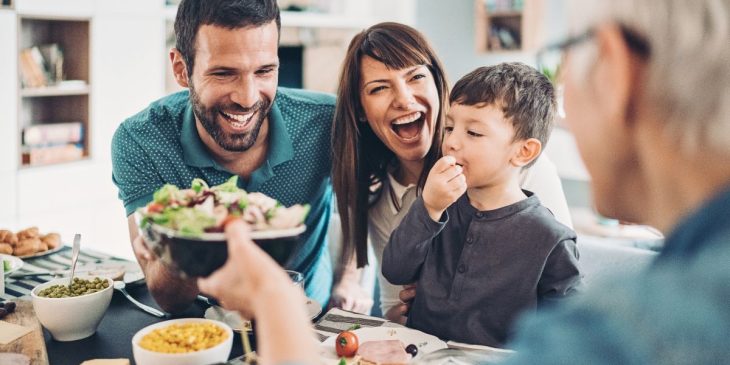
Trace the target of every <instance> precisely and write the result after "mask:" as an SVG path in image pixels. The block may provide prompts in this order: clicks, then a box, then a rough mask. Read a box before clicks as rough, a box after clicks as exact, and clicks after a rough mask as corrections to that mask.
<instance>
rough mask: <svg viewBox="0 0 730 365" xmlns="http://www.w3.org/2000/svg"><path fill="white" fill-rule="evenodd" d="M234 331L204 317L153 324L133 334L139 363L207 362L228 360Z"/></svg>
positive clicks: (188, 364) (180, 364)
mask: <svg viewBox="0 0 730 365" xmlns="http://www.w3.org/2000/svg"><path fill="white" fill-rule="evenodd" d="M232 345H233V331H232V330H231V328H230V327H228V326H227V325H226V324H224V323H223V322H218V321H213V320H210V319H204V318H181V319H172V320H169V321H163V322H159V323H155V324H153V325H149V326H147V327H145V328H143V329H141V330H139V331H137V333H136V334H135V335H134V337H132V352H133V354H134V361H135V362H136V363H137V364H138V365H148V364H149V365H153V364H154V365H173V364H175V365H204V364H214V363H219V362H220V363H223V362H226V361H228V356H229V354H230V353H231V346H232Z"/></svg>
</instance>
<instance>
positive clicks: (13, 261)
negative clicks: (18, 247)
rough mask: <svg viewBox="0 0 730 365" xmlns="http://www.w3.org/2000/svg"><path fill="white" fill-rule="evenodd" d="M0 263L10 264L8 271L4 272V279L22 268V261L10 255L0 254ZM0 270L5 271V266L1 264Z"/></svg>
mask: <svg viewBox="0 0 730 365" xmlns="http://www.w3.org/2000/svg"><path fill="white" fill-rule="evenodd" d="M0 261H9V262H10V270H9V271H6V272H5V277H8V275H10V274H12V273H14V272H16V271H18V270H19V269H20V268H21V267H23V260H21V259H19V258H17V257H15V256H10V255H5V254H0ZM2 269H3V270H4V269H5V264H4V263H2Z"/></svg>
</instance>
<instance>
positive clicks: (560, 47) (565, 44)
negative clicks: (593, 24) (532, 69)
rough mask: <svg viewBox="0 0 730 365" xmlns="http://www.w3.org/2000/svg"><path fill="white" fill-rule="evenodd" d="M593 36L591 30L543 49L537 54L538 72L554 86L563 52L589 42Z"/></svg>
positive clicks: (556, 81)
mask: <svg viewBox="0 0 730 365" xmlns="http://www.w3.org/2000/svg"><path fill="white" fill-rule="evenodd" d="M593 35H594V32H593V29H589V30H588V31H586V32H584V33H582V34H579V35H576V36H572V37H569V38H567V39H565V40H563V41H561V42H557V43H554V44H551V45H548V46H545V47H543V48H542V49H540V50H539V51H538V52H537V68H538V70H540V72H542V73H543V74H545V76H547V77H548V78H549V79H550V81H552V82H553V83H554V84H557V83H558V80H559V79H560V76H561V65H562V63H563V61H564V60H565V52H566V51H567V50H568V49H569V48H570V47H573V46H575V45H578V44H581V43H583V42H586V41H588V40H590V39H591V38H592V37H593Z"/></svg>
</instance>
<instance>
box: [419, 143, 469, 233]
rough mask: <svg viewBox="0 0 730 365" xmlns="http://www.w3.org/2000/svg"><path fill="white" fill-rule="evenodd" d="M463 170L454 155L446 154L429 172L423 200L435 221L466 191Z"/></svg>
mask: <svg viewBox="0 0 730 365" xmlns="http://www.w3.org/2000/svg"><path fill="white" fill-rule="evenodd" d="M461 172H462V170H461V166H459V165H457V164H456V159H455V158H454V157H453V156H444V157H441V158H440V159H439V160H438V161H436V163H435V164H434V165H433V168H432V169H431V172H429V173H428V179H426V185H425V186H424V187H423V202H424V204H425V205H426V210H427V211H428V215H429V216H430V217H431V219H433V220H434V221H435V222H438V221H439V219H441V215H442V214H443V213H444V210H446V208H448V207H449V205H451V204H453V203H454V202H455V201H456V200H457V199H459V197H460V196H462V195H463V194H464V192H465V191H466V178H465V177H464V174H462V173H461Z"/></svg>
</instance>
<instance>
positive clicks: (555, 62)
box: [537, 25, 651, 81]
mask: <svg viewBox="0 0 730 365" xmlns="http://www.w3.org/2000/svg"><path fill="white" fill-rule="evenodd" d="M619 29H620V31H621V36H622V37H623V39H624V42H626V46H627V47H628V48H629V50H631V52H632V53H633V54H635V55H637V56H639V58H641V59H642V60H647V59H649V56H650V55H651V47H650V45H649V42H648V41H647V40H646V38H645V37H643V36H641V35H640V34H639V33H637V32H635V31H634V30H632V29H630V28H629V27H627V26H624V25H619ZM595 35H596V32H595V30H594V29H593V28H590V29H588V30H587V31H585V32H583V33H580V34H578V35H574V36H571V37H568V38H566V39H565V40H563V41H560V42H557V43H553V44H550V45H547V46H545V47H543V48H542V49H540V50H539V51H538V52H537V68H538V70H540V71H541V72H543V73H544V74H546V75H547V76H548V78H550V79H551V80H552V81H556V80H558V79H559V78H560V71H561V67H560V66H561V64H562V63H563V61H564V60H565V54H566V51H567V50H568V49H570V48H571V47H574V46H576V45H579V44H581V43H584V42H586V41H589V40H591V39H592V38H593V37H594V36H595Z"/></svg>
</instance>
